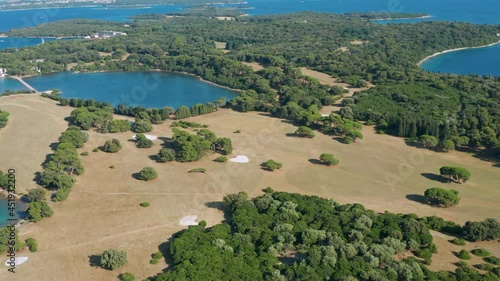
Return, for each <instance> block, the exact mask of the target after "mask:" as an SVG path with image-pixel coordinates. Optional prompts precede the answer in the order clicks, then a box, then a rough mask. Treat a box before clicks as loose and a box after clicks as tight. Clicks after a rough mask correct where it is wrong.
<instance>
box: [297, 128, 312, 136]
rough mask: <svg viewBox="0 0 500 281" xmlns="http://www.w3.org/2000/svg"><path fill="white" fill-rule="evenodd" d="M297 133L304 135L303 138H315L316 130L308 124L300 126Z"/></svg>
mask: <svg viewBox="0 0 500 281" xmlns="http://www.w3.org/2000/svg"><path fill="white" fill-rule="evenodd" d="M295 135H297V136H299V137H302V138H314V136H315V134H314V131H313V130H312V129H311V128H309V127H306V126H300V127H299V128H298V129H297V130H296V131H295Z"/></svg>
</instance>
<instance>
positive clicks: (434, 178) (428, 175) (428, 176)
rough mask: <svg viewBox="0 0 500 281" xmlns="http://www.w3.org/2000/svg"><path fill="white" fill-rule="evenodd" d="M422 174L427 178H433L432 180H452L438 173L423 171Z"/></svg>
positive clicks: (447, 181) (446, 181) (443, 181)
mask: <svg viewBox="0 0 500 281" xmlns="http://www.w3.org/2000/svg"><path fill="white" fill-rule="evenodd" d="M420 175H421V176H423V177H424V178H426V179H429V180H432V181H438V182H440V183H449V182H450V180H449V179H446V178H443V177H442V176H440V175H438V174H433V173H421V174H420Z"/></svg>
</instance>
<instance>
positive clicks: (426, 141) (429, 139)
mask: <svg viewBox="0 0 500 281" xmlns="http://www.w3.org/2000/svg"><path fill="white" fill-rule="evenodd" d="M418 141H419V142H420V143H422V145H423V146H425V147H426V148H434V147H436V145H438V142H439V141H438V139H437V138H436V137H434V136H429V135H421V136H420V137H419V138H418Z"/></svg>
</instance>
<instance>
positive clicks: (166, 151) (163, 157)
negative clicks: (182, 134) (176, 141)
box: [157, 148, 175, 163]
mask: <svg viewBox="0 0 500 281" xmlns="http://www.w3.org/2000/svg"><path fill="white" fill-rule="evenodd" d="M174 160H175V150H173V149H171V148H162V149H160V151H159V152H158V160H157V161H158V162H160V163H165V162H170V161H174Z"/></svg>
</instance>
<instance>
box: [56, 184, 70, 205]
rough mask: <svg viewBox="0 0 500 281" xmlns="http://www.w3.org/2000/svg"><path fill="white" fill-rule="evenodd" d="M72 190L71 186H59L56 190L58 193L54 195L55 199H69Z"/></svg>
mask: <svg viewBox="0 0 500 281" xmlns="http://www.w3.org/2000/svg"><path fill="white" fill-rule="evenodd" d="M70 192H71V188H67V187H63V188H59V189H58V190H57V191H56V194H55V196H54V201H56V202H58V201H64V200H66V199H68V196H69V193H70Z"/></svg>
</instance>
